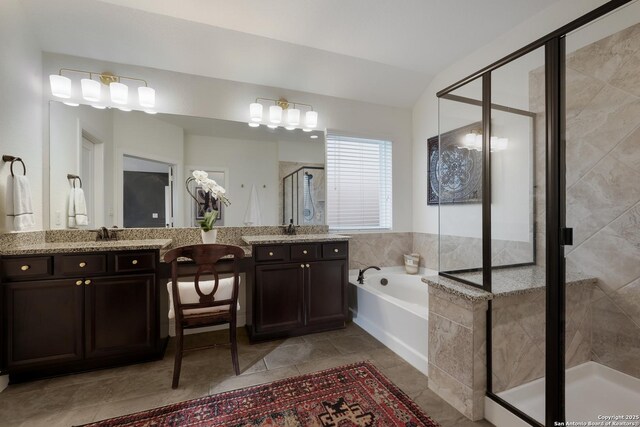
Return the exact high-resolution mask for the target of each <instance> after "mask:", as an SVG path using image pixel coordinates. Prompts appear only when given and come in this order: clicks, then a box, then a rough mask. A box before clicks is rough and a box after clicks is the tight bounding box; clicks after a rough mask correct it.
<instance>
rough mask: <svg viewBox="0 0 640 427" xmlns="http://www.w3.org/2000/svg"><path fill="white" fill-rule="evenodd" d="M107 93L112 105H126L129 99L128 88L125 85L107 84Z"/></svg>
mask: <svg viewBox="0 0 640 427" xmlns="http://www.w3.org/2000/svg"><path fill="white" fill-rule="evenodd" d="M109 92H110V93H111V101H113V103H114V104H120V105H123V104H126V103H127V101H128V99H129V87H128V86H127V85H125V84H122V83H118V82H113V83H111V84H109Z"/></svg>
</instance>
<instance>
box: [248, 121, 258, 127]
mask: <svg viewBox="0 0 640 427" xmlns="http://www.w3.org/2000/svg"><path fill="white" fill-rule="evenodd" d="M249 126H250V127H252V128H257V127H258V126H260V123H256V122H249Z"/></svg>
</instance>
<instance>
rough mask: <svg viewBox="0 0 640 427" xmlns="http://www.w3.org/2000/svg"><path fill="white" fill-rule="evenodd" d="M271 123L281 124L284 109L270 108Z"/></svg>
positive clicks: (273, 106)
mask: <svg viewBox="0 0 640 427" xmlns="http://www.w3.org/2000/svg"><path fill="white" fill-rule="evenodd" d="M269 121H270V122H271V123H275V124H279V123H280V122H282V107H281V106H279V105H272V106H271V107H269Z"/></svg>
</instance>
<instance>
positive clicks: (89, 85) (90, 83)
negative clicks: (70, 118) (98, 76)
mask: <svg viewBox="0 0 640 427" xmlns="http://www.w3.org/2000/svg"><path fill="white" fill-rule="evenodd" d="M80 86H81V87H82V97H83V98H84V99H86V100H87V101H92V102H96V101H100V82H98V81H95V80H91V79H82V80H80Z"/></svg>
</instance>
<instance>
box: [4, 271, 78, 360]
mask: <svg viewBox="0 0 640 427" xmlns="http://www.w3.org/2000/svg"><path fill="white" fill-rule="evenodd" d="M83 298H84V296H83V287H82V286H78V285H76V281H75V280H69V279H63V280H48V281H36V282H22V283H10V284H7V285H5V286H4V301H5V307H4V308H5V310H4V312H5V315H4V316H5V319H6V333H5V334H4V336H5V337H6V346H5V347H6V348H5V354H6V357H5V359H6V364H7V368H8V369H9V370H12V369H15V368H21V367H28V366H44V365H49V364H56V363H63V362H72V361H76V360H80V359H82V314H83Z"/></svg>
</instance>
